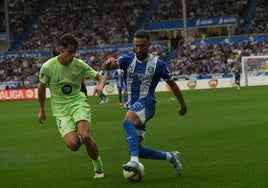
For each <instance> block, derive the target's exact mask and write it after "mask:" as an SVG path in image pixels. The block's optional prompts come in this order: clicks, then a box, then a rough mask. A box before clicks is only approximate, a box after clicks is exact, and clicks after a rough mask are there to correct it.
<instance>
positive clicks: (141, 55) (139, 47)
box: [134, 38, 150, 61]
mask: <svg viewBox="0 0 268 188" xmlns="http://www.w3.org/2000/svg"><path fill="white" fill-rule="evenodd" d="M149 46H150V42H149V41H148V40H147V39H146V38H134V49H135V52H136V56H137V58H138V60H140V61H143V60H145V59H146V58H147V57H148V51H149Z"/></svg>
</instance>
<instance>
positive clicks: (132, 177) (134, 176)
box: [123, 163, 144, 182]
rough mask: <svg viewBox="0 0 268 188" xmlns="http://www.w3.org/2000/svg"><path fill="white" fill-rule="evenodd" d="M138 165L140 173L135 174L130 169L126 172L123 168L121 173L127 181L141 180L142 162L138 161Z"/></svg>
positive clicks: (142, 172)
mask: <svg viewBox="0 0 268 188" xmlns="http://www.w3.org/2000/svg"><path fill="white" fill-rule="evenodd" d="M139 167H140V170H141V174H135V173H134V172H132V171H131V172H128V171H125V170H123V175H124V177H125V179H126V180H127V181H128V182H140V181H141V180H142V178H143V177H144V166H143V164H142V163H139Z"/></svg>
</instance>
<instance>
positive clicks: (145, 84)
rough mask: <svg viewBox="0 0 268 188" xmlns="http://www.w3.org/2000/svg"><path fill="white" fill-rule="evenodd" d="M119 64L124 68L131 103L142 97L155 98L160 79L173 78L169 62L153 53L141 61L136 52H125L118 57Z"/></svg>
mask: <svg viewBox="0 0 268 188" xmlns="http://www.w3.org/2000/svg"><path fill="white" fill-rule="evenodd" d="M118 65H119V67H120V68H121V69H123V70H124V79H125V83H126V85H127V91H128V101H129V102H130V104H133V103H134V102H136V101H137V100H138V99H140V98H146V99H148V100H155V96H154V92H155V88H156V86H157V84H158V82H159V81H160V79H161V78H162V79H163V80H170V79H172V75H171V72H170V71H169V69H168V66H167V64H166V63H165V62H164V61H162V60H160V59H158V58H157V57H154V56H152V55H151V56H149V58H147V59H146V60H145V61H143V62H141V61H139V60H138V59H137V58H136V54H135V53H129V54H124V55H123V56H120V57H119V58H118Z"/></svg>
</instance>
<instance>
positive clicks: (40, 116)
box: [38, 111, 46, 124]
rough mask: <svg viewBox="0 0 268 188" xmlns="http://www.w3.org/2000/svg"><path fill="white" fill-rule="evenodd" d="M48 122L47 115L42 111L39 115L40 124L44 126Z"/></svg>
mask: <svg viewBox="0 0 268 188" xmlns="http://www.w3.org/2000/svg"><path fill="white" fill-rule="evenodd" d="M45 120H46V113H45V112H43V111H40V112H39V114H38V121H39V123H41V124H43V123H44V122H45Z"/></svg>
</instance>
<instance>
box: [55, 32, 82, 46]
mask: <svg viewBox="0 0 268 188" xmlns="http://www.w3.org/2000/svg"><path fill="white" fill-rule="evenodd" d="M59 45H61V46H63V47H68V46H69V45H72V46H74V47H75V48H78V40H77V39H76V37H75V36H74V35H72V34H70V33H66V34H63V35H61V36H60V39H59Z"/></svg>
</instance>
